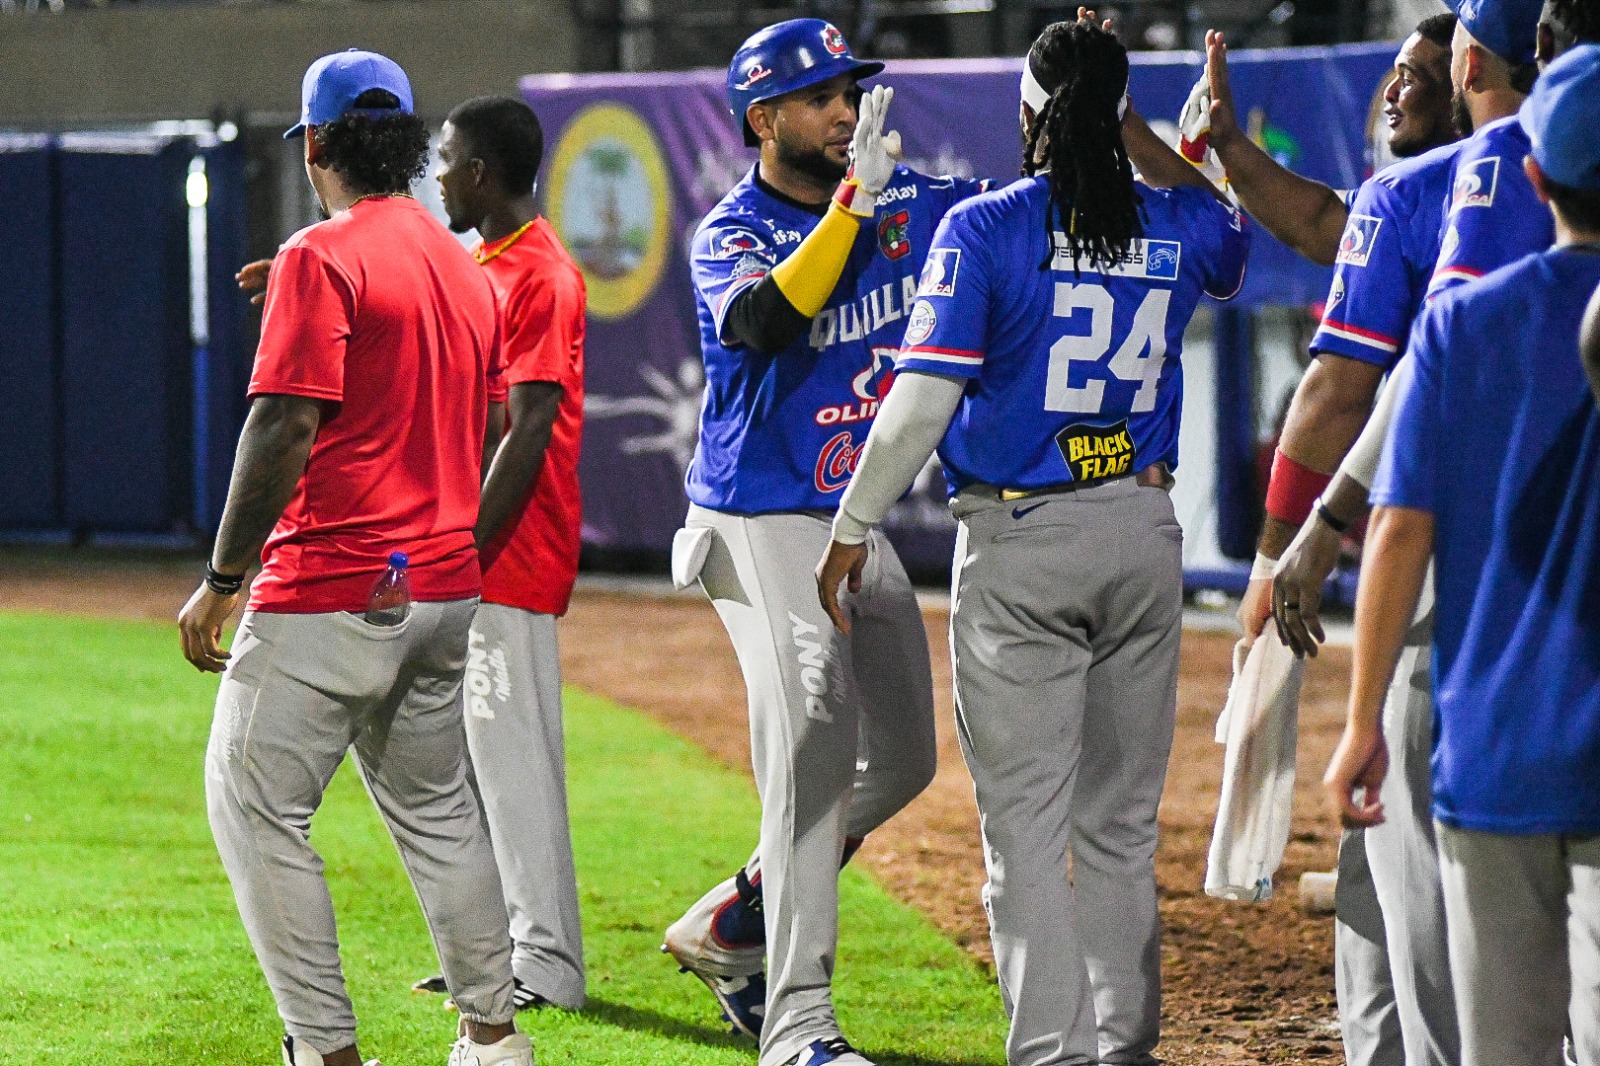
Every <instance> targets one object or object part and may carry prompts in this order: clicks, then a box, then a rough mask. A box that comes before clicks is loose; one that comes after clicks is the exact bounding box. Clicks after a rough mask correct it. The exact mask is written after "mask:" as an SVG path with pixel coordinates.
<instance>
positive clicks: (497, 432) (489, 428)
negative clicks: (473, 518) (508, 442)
mask: <svg viewBox="0 0 1600 1066" xmlns="http://www.w3.org/2000/svg"><path fill="white" fill-rule="evenodd" d="M505 432H506V405H505V404H503V403H491V404H490V405H489V413H488V415H487V417H485V418H484V420H483V458H482V460H481V461H480V462H481V469H480V470H479V472H478V484H479V485H480V486H481V485H482V484H483V483H484V482H485V481H488V480H489V468H490V467H491V466H493V465H494V453H495V452H496V451H498V450H499V449H500V438H501V437H503V436H505Z"/></svg>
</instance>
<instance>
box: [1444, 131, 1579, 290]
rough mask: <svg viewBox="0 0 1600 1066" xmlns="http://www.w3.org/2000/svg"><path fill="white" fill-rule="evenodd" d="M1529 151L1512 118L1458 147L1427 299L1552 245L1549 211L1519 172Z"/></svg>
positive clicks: (1553, 235)
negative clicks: (1437, 256) (1436, 259)
mask: <svg viewBox="0 0 1600 1066" xmlns="http://www.w3.org/2000/svg"><path fill="white" fill-rule="evenodd" d="M1531 147H1532V146H1531V145H1530V143H1529V141H1528V134H1527V131H1526V130H1524V129H1523V128H1522V124H1521V123H1520V122H1519V121H1518V120H1517V116H1515V115H1512V116H1510V117H1508V118H1503V119H1497V120H1496V121H1494V122H1490V123H1486V124H1485V125H1484V126H1483V127H1482V128H1481V129H1479V130H1478V131H1477V132H1476V133H1474V134H1473V135H1472V136H1471V137H1469V138H1468V139H1467V140H1465V141H1463V142H1462V143H1461V150H1460V151H1459V152H1457V153H1456V157H1455V161H1454V163H1453V164H1452V167H1451V172H1450V178H1451V185H1450V196H1449V199H1448V201H1447V202H1446V204H1445V214H1444V222H1443V228H1442V230H1441V232H1440V236H1439V260H1438V263H1437V265H1436V266H1435V267H1434V273H1433V280H1432V281H1431V282H1429V284H1428V297H1429V299H1432V298H1433V297H1434V296H1437V295H1438V294H1439V293H1440V292H1442V291H1444V290H1445V289H1447V288H1449V287H1450V286H1451V285H1459V284H1460V283H1462V282H1464V281H1471V280H1472V279H1474V278H1481V277H1483V276H1484V275H1485V274H1487V273H1489V272H1490V271H1492V270H1497V269H1499V268H1500V267H1502V266H1505V265H1506V264H1507V263H1511V262H1514V261H1515V260H1517V259H1520V258H1521V257H1523V256H1525V255H1529V254H1531V253H1533V252H1542V251H1544V250H1545V249H1546V248H1548V247H1550V245H1551V244H1552V243H1553V242H1554V241H1555V223H1554V222H1553V221H1552V220H1551V217H1550V212H1549V210H1547V209H1546V208H1545V206H1544V205H1543V204H1542V203H1540V202H1539V197H1538V196H1537V194H1535V193H1534V191H1533V183H1532V182H1531V181H1529V180H1528V175H1527V173H1526V172H1525V171H1524V170H1523V169H1522V162H1523V160H1524V159H1525V158H1526V157H1527V155H1528V152H1529V151H1530V150H1531Z"/></svg>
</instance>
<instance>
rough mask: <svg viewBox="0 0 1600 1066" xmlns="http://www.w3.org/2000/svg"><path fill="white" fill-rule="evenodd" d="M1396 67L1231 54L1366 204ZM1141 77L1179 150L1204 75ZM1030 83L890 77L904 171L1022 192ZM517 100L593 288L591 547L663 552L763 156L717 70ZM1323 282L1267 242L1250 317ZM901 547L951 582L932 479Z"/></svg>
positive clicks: (1244, 90)
mask: <svg viewBox="0 0 1600 1066" xmlns="http://www.w3.org/2000/svg"><path fill="white" fill-rule="evenodd" d="M1393 55H1394V46H1393V45H1387V44H1380V45H1357V46H1349V47H1344V48H1336V49H1302V50H1293V51H1288V50H1285V51H1275V52H1255V53H1251V52H1240V53H1235V54H1234V55H1233V56H1232V57H1230V63H1231V66H1232V68H1233V85H1234V89H1235V93H1236V95H1237V99H1238V104H1239V109H1240V112H1241V115H1242V116H1243V117H1244V118H1245V119H1246V120H1247V121H1248V122H1249V124H1250V128H1251V130H1252V132H1253V133H1254V134H1255V135H1256V138H1257V140H1258V142H1260V143H1262V144H1263V145H1264V146H1265V147H1266V148H1267V149H1268V150H1269V151H1271V152H1272V153H1273V154H1274V155H1276V156H1277V157H1278V158H1279V159H1280V160H1281V161H1282V162H1284V163H1285V164H1287V165H1290V166H1292V167H1293V168H1294V169H1295V170H1297V171H1298V172H1300V173H1302V174H1306V175H1308V176H1310V177H1313V178H1317V179H1319V180H1322V181H1326V182H1328V183H1329V184H1331V185H1333V186H1335V187H1336V188H1353V187H1354V186H1355V185H1356V184H1357V183H1358V182H1360V180H1361V179H1362V178H1363V177H1364V176H1365V175H1366V174H1367V173H1370V169H1371V166H1372V158H1371V157H1372V152H1371V149H1370V148H1369V145H1370V144H1371V141H1372V131H1373V130H1374V129H1375V128H1376V123H1377V121H1378V118H1379V117H1380V116H1379V114H1378V109H1379V108H1380V107H1381V100H1380V99H1379V93H1380V92H1381V87H1382V84H1383V83H1384V81H1386V77H1387V72H1388V70H1389V66H1390V63H1391V61H1392V58H1393ZM1132 58H1133V62H1134V68H1133V76H1132V95H1133V98H1134V101H1135V103H1136V106H1138V108H1139V109H1140V112H1141V113H1142V114H1144V115H1145V116H1146V117H1147V118H1149V119H1151V121H1152V124H1155V125H1157V126H1158V128H1164V129H1165V131H1167V132H1171V119H1173V118H1175V117H1176V115H1177V113H1178V110H1179V108H1180V107H1181V106H1182V104H1183V101H1184V99H1185V97H1186V96H1187V95H1188V92H1189V87H1190V86H1191V85H1192V84H1193V82H1194V80H1195V78H1196V77H1198V76H1199V73H1200V69H1201V66H1200V57H1199V56H1198V55H1196V54H1194V53H1166V54H1136V55H1135V56H1133V57H1132ZM1020 72H1021V63H1020V61H1019V60H1014V59H1003V60H1000V59H996V60H948V61H916V62H901V63H893V64H890V67H889V70H888V72H887V73H886V74H885V75H884V76H883V77H884V78H885V79H886V80H888V81H889V82H890V83H891V84H893V85H894V87H895V102H894V108H893V111H892V113H891V117H890V125H891V126H892V127H894V128H895V129H898V130H900V132H901V135H902V138H903V140H904V144H905V149H906V162H907V163H908V164H909V165H910V166H912V167H915V168H916V169H918V170H921V171H924V172H926V173H931V174H957V175H962V176H969V177H970V176H983V177H995V178H998V179H1001V180H1002V181H1005V180H1008V179H1010V178H1011V177H1012V176H1013V175H1015V174H1017V172H1018V167H1019V164H1020V160H1021V154H1022V141H1021V135H1020V133H1019V132H1018V127H1017V82H1018V79H1019V76H1020ZM522 91H523V95H524V96H525V97H526V99H527V100H528V102H529V103H530V104H531V105H532V106H533V108H534V109H535V110H536V111H537V112H538V114H539V118H540V120H541V122H542V123H543V125H544V129H545V136H546V144H547V146H548V147H547V150H546V163H545V169H544V175H543V178H542V181H541V186H540V188H541V198H542V204H543V209H544V212H545V214H546V215H547V216H548V217H549V218H550V220H551V222H552V224H553V225H554V226H555V228H556V231H557V232H558V233H559V234H560V235H561V238H562V240H563V241H565V242H566V245H567V247H568V248H569V249H570V250H571V252H572V254H573V255H574V257H576V258H577V260H578V262H579V265H580V266H581V267H582V268H583V272H584V278H585V281H586V282H587V284H588V287H589V323H588V351H587V360H588V374H587V383H586V390H587V395H588V400H587V403H586V406H585V427H584V445H583V463H582V469H581V476H582V480H583V495H584V500H583V503H584V522H583V539H584V542H585V543H586V544H589V545H592V546H595V547H599V548H606V549H621V550H646V551H661V552H665V551H666V550H667V548H668V547H669V546H670V544H671V541H672V534H673V531H674V530H676V529H677V528H678V525H679V524H680V523H681V521H682V518H683V514H684V511H685V509H686V507H687V501H686V499H685V497H684V494H683V474H684V470H685V469H686V467H687V466H688V463H689V459H690V457H691V455H692V454H693V451H694V444H695V431H696V426H697V424H698V419H699V412H700V395H701V391H702V387H703V384H704V374H703V372H702V369H701V360H700V348H699V329H698V325H697V323H696V320H695V308H694V297H693V293H692V289H691V287H690V282H689V270H688V258H687V248H688V242H689V237H690V235H691V234H692V233H693V232H694V228H695V226H696V225H697V224H698V222H699V220H700V219H701V218H702V217H704V216H705V215H706V214H707V213H708V212H709V211H710V210H711V208H712V207H713V206H714V205H715V204H716V202H717V201H718V200H720V199H721V198H722V196H723V194H724V193H725V192H727V190H728V189H730V188H731V187H732V186H733V185H734V183H735V182H737V181H738V180H739V178H740V177H742V176H743V175H744V173H745V171H746V170H748V169H749V167H750V165H751V164H752V163H753V162H754V160H755V153H754V151H753V150H751V149H747V148H745V147H743V145H742V144H741V143H740V139H739V134H738V130H737V128H736V127H735V125H734V123H733V120H732V119H731V118H730V117H729V114H728V109H727V104H726V102H725V100H724V97H723V72H722V71H720V70H718V71H690V72H686V73H676V74H628V75H585V76H573V75H554V76H540V77H530V78H525V79H524V80H523V82H522ZM1169 139H1174V138H1171V137H1169ZM1381 161H1384V160H1380V162H1381ZM1328 281H1329V272H1328V271H1325V270H1322V269H1320V268H1317V267H1313V266H1311V265H1310V264H1308V263H1306V262H1305V261H1304V260H1302V259H1300V258H1299V257H1297V256H1295V255H1294V254H1293V253H1292V252H1290V251H1289V250H1288V249H1286V248H1284V247H1283V246H1282V245H1280V244H1278V243H1277V242H1276V241H1273V240H1271V239H1270V238H1268V237H1266V236H1265V234H1261V233H1259V231H1258V233H1257V241H1256V247H1255V251H1254V252H1253V253H1252V257H1251V268H1250V277H1249V280H1248V281H1247V283H1246V287H1245V291H1244V292H1243V293H1242V294H1241V297H1240V300H1241V302H1243V303H1244V304H1245V305H1246V306H1252V307H1253V306H1261V305H1265V304H1309V303H1313V302H1315V301H1318V300H1321V299H1322V298H1323V296H1324V295H1325V294H1326V293H1327V287H1328ZM888 528H889V532H890V535H891V536H893V537H894V539H895V542H896V544H897V546H898V547H899V548H900V550H901V552H902V554H903V556H904V557H905V559H906V563H907V565H908V566H911V567H913V568H937V567H941V566H943V565H946V564H948V562H949V558H950V547H951V543H952V540H953V536H954V533H953V525H952V523H951V521H950V519H949V517H948V516H947V514H946V512H945V510H944V506H943V486H942V479H941V478H940V477H939V476H937V474H936V471H935V470H934V468H932V467H930V469H929V470H928V471H925V472H924V475H923V477H922V478H920V479H919V481H918V484H917V487H916V489H915V490H914V492H913V495H912V498H910V499H908V500H906V501H905V502H903V503H902V504H900V506H899V507H898V508H897V510H896V511H895V513H894V514H893V515H891V518H890V522H889V523H888Z"/></svg>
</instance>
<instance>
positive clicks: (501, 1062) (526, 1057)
mask: <svg viewBox="0 0 1600 1066" xmlns="http://www.w3.org/2000/svg"><path fill="white" fill-rule="evenodd" d="M462 1028H466V1026H465V1024H464V1023H463V1025H462ZM448 1066H533V1042H532V1041H530V1040H529V1039H528V1035H527V1034H526V1033H512V1034H511V1035H510V1036H508V1037H506V1038H505V1039H504V1040H501V1041H500V1042H499V1043H495V1044H475V1043H473V1042H472V1038H471V1037H469V1036H466V1035H465V1034H463V1035H462V1037H461V1039H459V1040H457V1041H456V1043H455V1046H454V1047H452V1048H451V1049H450V1061H449V1064H448Z"/></svg>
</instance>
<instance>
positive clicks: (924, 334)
mask: <svg viewBox="0 0 1600 1066" xmlns="http://www.w3.org/2000/svg"><path fill="white" fill-rule="evenodd" d="M938 324H939V315H938V312H936V311H934V309H933V305H932V304H931V303H929V302H928V301H927V300H918V301H917V302H916V303H914V304H912V305H911V317H910V319H909V320H908V321H907V322H906V347H907V348H914V347H916V346H917V345H919V344H921V343H922V342H923V341H925V340H927V339H928V338H929V337H931V336H933V327H934V326H937V325H938Z"/></svg>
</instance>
